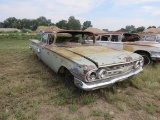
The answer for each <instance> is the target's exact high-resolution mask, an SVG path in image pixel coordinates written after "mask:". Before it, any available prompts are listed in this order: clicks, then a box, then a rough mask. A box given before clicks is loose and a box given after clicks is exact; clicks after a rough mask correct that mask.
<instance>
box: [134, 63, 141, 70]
mask: <svg viewBox="0 0 160 120" xmlns="http://www.w3.org/2000/svg"><path fill="white" fill-rule="evenodd" d="M140 66H141V65H140V61H137V62H136V63H135V65H134V68H135V69H137V68H139V67H140Z"/></svg>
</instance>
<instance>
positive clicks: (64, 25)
mask: <svg viewBox="0 0 160 120" xmlns="http://www.w3.org/2000/svg"><path fill="white" fill-rule="evenodd" d="M56 26H57V27H59V28H61V29H67V21H66V20H61V21H59V22H58V23H56Z"/></svg>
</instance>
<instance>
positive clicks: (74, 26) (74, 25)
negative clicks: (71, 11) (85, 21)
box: [67, 16, 81, 30]
mask: <svg viewBox="0 0 160 120" xmlns="http://www.w3.org/2000/svg"><path fill="white" fill-rule="evenodd" d="M67 28H68V30H80V29H81V23H80V21H79V20H77V19H75V18H74V16H70V17H69V19H68V24H67Z"/></svg>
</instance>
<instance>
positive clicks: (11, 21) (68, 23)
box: [0, 16, 156, 32]
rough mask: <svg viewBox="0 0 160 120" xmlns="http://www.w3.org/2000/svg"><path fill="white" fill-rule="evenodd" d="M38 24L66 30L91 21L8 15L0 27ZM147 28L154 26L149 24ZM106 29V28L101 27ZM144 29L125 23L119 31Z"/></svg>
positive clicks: (140, 30)
mask: <svg viewBox="0 0 160 120" xmlns="http://www.w3.org/2000/svg"><path fill="white" fill-rule="evenodd" d="M38 26H57V27H58V28H61V29H66V30H85V29H87V28H88V27H92V23H91V21H85V22H83V24H81V23H80V21H79V20H78V19H76V18H75V17H74V16H70V17H69V18H68V20H60V21H59V22H57V23H52V22H51V19H47V18H45V17H44V16H41V17H39V18H37V19H26V18H24V19H16V18H15V17H9V18H7V19H6V20H4V21H3V22H0V28H17V29H21V30H22V29H30V30H32V31H35V30H36V29H37V27H38ZM149 28H156V26H149V27H148V28H147V29H149ZM103 30H104V31H108V29H103ZM144 30H145V27H144V26H141V27H137V28H136V27H135V26H134V25H127V26H126V27H125V28H121V29H120V30H119V31H126V32H142V31H144Z"/></svg>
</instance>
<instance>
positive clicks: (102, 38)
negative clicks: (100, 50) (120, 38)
mask: <svg viewBox="0 0 160 120" xmlns="http://www.w3.org/2000/svg"><path fill="white" fill-rule="evenodd" d="M109 37H110V36H109V35H103V36H102V37H101V41H109Z"/></svg>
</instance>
